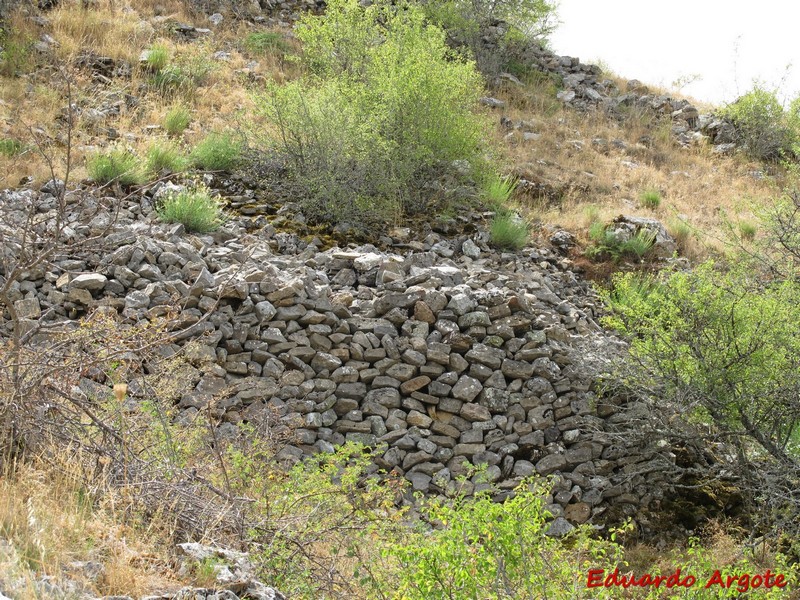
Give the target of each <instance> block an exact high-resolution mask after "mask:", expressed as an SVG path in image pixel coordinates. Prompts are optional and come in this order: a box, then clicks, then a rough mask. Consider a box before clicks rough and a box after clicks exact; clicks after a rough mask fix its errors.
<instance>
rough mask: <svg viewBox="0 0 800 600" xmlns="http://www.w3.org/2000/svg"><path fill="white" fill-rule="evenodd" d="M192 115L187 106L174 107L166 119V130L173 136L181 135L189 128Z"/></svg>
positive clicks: (168, 112)
mask: <svg viewBox="0 0 800 600" xmlns="http://www.w3.org/2000/svg"><path fill="white" fill-rule="evenodd" d="M191 120H192V113H191V112H190V111H189V109H188V108H186V107H185V106H180V105H177V106H173V107H172V108H170V109H169V111H167V114H166V116H165V117H164V130H165V131H166V132H167V133H168V134H169V135H172V136H177V135H180V134H182V133H183V132H184V130H185V129H186V128H187V127H188V126H189V123H190V122H191Z"/></svg>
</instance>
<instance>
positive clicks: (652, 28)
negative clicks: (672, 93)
mask: <svg viewBox="0 0 800 600" xmlns="http://www.w3.org/2000/svg"><path fill="white" fill-rule="evenodd" d="M558 2H559V8H558V17H559V20H560V21H561V25H560V26H559V28H558V29H557V30H556V32H555V33H554V34H553V36H552V38H551V44H552V47H553V50H554V51H555V52H557V53H558V54H562V55H568V56H577V57H579V58H580V59H581V61H582V62H597V61H598V60H599V61H603V62H604V63H605V64H606V65H608V67H610V68H611V69H612V70H613V71H614V72H615V73H617V74H618V75H620V76H621V77H623V78H625V79H639V80H641V81H643V82H644V83H650V84H655V85H660V86H663V87H666V88H672V87H673V86H672V82H674V81H675V80H677V79H679V78H682V77H683V78H685V77H688V76H692V75H700V76H701V79H700V80H698V81H696V82H695V83H692V84H690V85H687V86H685V87H684V88H683V90H682V92H683V93H684V94H688V95H690V96H693V97H694V98H696V99H698V100H703V101H706V102H712V103H715V104H720V103H723V102H732V101H733V100H735V99H736V98H737V96H739V95H740V94H742V93H744V92H746V91H747V90H748V89H750V88H751V87H752V83H753V80H754V79H757V80H759V81H762V82H764V83H766V84H767V85H768V86H771V87H780V88H781V90H782V93H783V94H784V95H788V96H789V97H794V96H795V95H797V94H798V93H800V2H797V1H796V0H749V1H748V2H743V1H742V0H727V1H724V0H693V1H692V0H660V1H656V0H558ZM787 65H793V66H791V67H790V68H789V70H788V72H787ZM787 73H788V75H787Z"/></svg>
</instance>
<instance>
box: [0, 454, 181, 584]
mask: <svg viewBox="0 0 800 600" xmlns="http://www.w3.org/2000/svg"><path fill="white" fill-rule="evenodd" d="M82 464H83V460H82V457H80V456H63V455H62V456H60V457H54V458H51V457H44V456H42V457H39V458H38V459H34V460H32V461H30V462H26V463H16V464H13V465H7V466H6V469H5V472H3V473H2V474H0V587H2V588H3V590H4V591H5V592H6V593H10V594H11V595H12V596H13V597H14V598H17V599H18V600H28V599H30V600H33V599H34V598H41V597H42V590H41V581H42V577H44V576H48V577H50V578H51V580H52V581H53V582H54V583H55V584H56V585H59V586H60V587H62V588H64V589H68V588H69V587H74V588H76V589H78V590H82V591H85V592H87V593H91V594H96V595H115V594H128V595H133V596H138V595H141V594H146V593H152V592H153V591H154V590H168V589H175V588H177V587H179V582H178V579H177V575H175V574H174V573H171V571H170V567H169V565H168V564H166V563H165V562H164V560H165V559H154V558H153V557H154V556H157V555H159V554H160V555H161V556H166V555H167V554H168V552H166V551H165V549H164V548H163V547H161V544H162V543H164V542H163V540H161V539H159V538H157V537H156V536H155V535H153V534H152V532H148V531H143V530H140V529H138V528H135V527H134V526H133V525H128V524H125V523H126V522H130V519H129V518H127V517H128V516H129V508H130V506H129V505H127V504H126V503H125V502H124V498H122V497H121V496H119V495H118V494H117V495H115V494H113V493H112V492H111V491H108V490H99V489H93V488H90V487H88V486H87V485H86V484H84V483H83V482H84V481H86V480H87V479H88V478H87V477H86V476H85V475H86V473H84V472H83V471H82ZM100 507H103V508H100Z"/></svg>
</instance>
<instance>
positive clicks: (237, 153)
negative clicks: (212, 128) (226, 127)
mask: <svg viewBox="0 0 800 600" xmlns="http://www.w3.org/2000/svg"><path fill="white" fill-rule="evenodd" d="M241 154H242V143H241V142H240V141H239V140H237V139H236V138H235V137H234V135H233V134H232V133H210V134H209V135H207V136H206V137H205V138H203V140H202V141H201V142H200V143H199V144H197V146H195V147H194V150H192V152H191V154H190V157H189V158H190V160H191V162H192V164H193V165H194V166H195V167H197V168H198V169H202V170H204V171H231V170H232V169H234V168H235V167H236V165H237V164H238V163H239V160H240V158H241Z"/></svg>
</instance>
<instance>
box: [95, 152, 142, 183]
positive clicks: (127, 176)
mask: <svg viewBox="0 0 800 600" xmlns="http://www.w3.org/2000/svg"><path fill="white" fill-rule="evenodd" d="M86 170H87V171H88V172H89V176H90V177H91V178H92V179H93V180H94V181H96V182H97V183H99V184H101V185H105V184H108V183H118V184H120V185H140V184H142V183H144V181H145V176H144V173H143V169H142V165H141V161H140V159H139V157H138V156H136V154H134V153H133V152H131V151H130V150H128V149H126V148H112V149H111V150H108V151H105V152H97V153H95V154H93V155H91V156H90V157H89V158H88V159H87V160H86Z"/></svg>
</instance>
